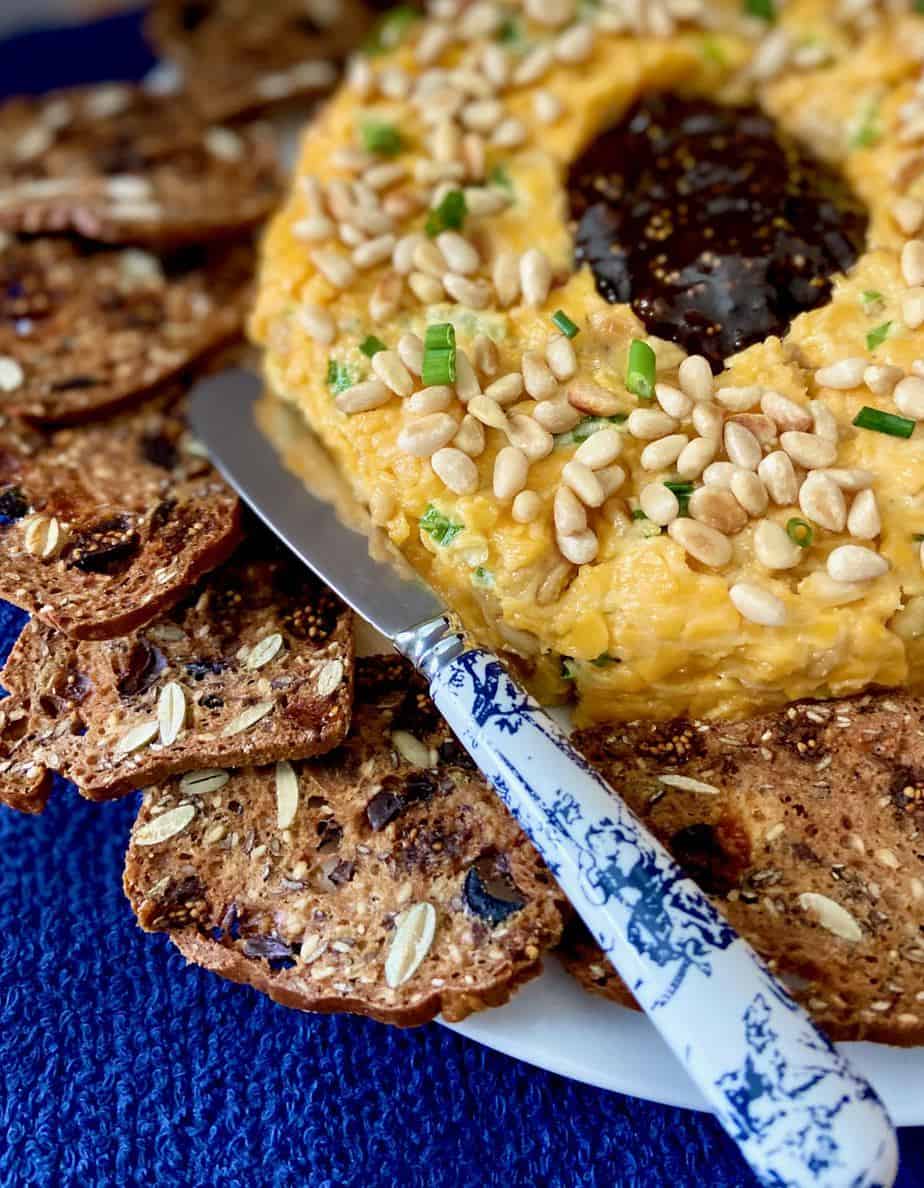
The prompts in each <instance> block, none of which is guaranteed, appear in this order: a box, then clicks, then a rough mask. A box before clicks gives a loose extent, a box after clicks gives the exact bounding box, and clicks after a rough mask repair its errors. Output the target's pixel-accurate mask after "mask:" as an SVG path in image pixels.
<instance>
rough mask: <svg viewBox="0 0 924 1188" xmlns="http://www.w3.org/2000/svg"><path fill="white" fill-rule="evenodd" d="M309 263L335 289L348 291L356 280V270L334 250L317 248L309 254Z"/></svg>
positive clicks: (344, 257)
mask: <svg viewBox="0 0 924 1188" xmlns="http://www.w3.org/2000/svg"><path fill="white" fill-rule="evenodd" d="M311 262H312V263H313V264H314V266H315V268H317V270H318V272H320V273H321V275H322V276H323V277H324V279H325V280H326V281H328V282H329V283H330V284H332V285H333V286H334V288H335V289H348V288H349V287H350V285H351V284H352V283H353V281H354V280H355V279H356V269H355V268H354V267H353V265H352V264H351V263H350V261H349V260H348V259H347V258H346V256H344V255H343V254H342V253H341V252H338V251H337V249H336V248H318V249H316V250H315V251H313V252H312V253H311Z"/></svg>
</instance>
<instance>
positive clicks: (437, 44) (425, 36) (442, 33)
mask: <svg viewBox="0 0 924 1188" xmlns="http://www.w3.org/2000/svg"><path fill="white" fill-rule="evenodd" d="M452 42H453V34H452V30H451V29H449V28H447V26H446V25H437V24H429V25H427V26H426V27H425V28H424V31H423V33H421V35H420V40H419V41H418V42H417V45H416V46H415V47H414V57H415V58H416V59H417V61H418V62H419V63H420V64H421V65H422V66H429V65H430V64H431V63H433V62H436V61H437V60H438V59H439V58H440V57H442V55H443V53H444V52H445V51H446V50H447V49H449V47H450V45H451V44H452Z"/></svg>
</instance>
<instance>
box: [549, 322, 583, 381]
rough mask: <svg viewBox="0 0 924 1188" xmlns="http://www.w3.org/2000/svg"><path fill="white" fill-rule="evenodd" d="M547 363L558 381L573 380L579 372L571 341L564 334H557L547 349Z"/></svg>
mask: <svg viewBox="0 0 924 1188" xmlns="http://www.w3.org/2000/svg"><path fill="white" fill-rule="evenodd" d="M545 361H546V363H548V365H549V368H550V370H551V372H552V374H553V375H554V376H555V378H556V379H557V380H561V381H562V382H564V381H565V380H569V379H571V377H572V376H573V375H574V373H575V372H576V371H577V358H576V357H575V354H574V347H573V346H572V343H571V339H570V338H568V337H567V336H566V335H564V334H555V335H553V336H552V338H550V339H549V341H548V343H547V344H546V348H545Z"/></svg>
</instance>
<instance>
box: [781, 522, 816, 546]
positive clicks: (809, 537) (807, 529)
mask: <svg viewBox="0 0 924 1188" xmlns="http://www.w3.org/2000/svg"><path fill="white" fill-rule="evenodd" d="M786 535H787V536H788V537H789V539H790V540H791V541H792V543H793V544H797V545H798V546H799V548H800V549H807V548H808V547H809V546H810V545H811V543H812V541H813V540H814V539H815V529H814V528H813V527H812V525H811V524H810V523H809V522H808V520H800V519H799V517H798V516H793V518H792V519H791V520H787V521H786Z"/></svg>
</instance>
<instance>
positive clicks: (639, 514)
mask: <svg viewBox="0 0 924 1188" xmlns="http://www.w3.org/2000/svg"><path fill="white" fill-rule="evenodd" d="M632 519H633V520H647V519H648V517H647V516H646V515H645V513H644V512H643V511H642V509H641V508H640V507H636V508H633V509H632Z"/></svg>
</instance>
